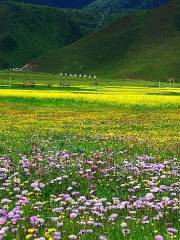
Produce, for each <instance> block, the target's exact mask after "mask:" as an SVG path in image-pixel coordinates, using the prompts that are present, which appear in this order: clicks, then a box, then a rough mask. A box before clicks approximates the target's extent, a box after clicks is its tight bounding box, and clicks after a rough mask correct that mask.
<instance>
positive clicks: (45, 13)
mask: <svg viewBox="0 0 180 240" xmlns="http://www.w3.org/2000/svg"><path fill="white" fill-rule="evenodd" d="M96 26H97V16H96V15H95V14H93V13H89V12H86V11H81V10H71V9H69V10H66V9H55V8H49V7H40V6H33V5H28V4H20V3H15V2H14V3H13V2H8V1H0V68H2V67H8V66H12V67H19V66H22V65H24V64H25V63H27V62H29V61H31V60H32V59H34V58H36V57H38V56H40V55H42V54H44V53H46V52H47V51H49V50H52V49H56V48H58V47H63V46H65V45H67V44H70V43H72V42H74V41H76V40H78V39H80V38H81V37H83V36H85V35H87V34H88V33H90V32H93V31H94V30H95V29H96Z"/></svg>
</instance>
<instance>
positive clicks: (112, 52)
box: [32, 0, 180, 81]
mask: <svg viewBox="0 0 180 240" xmlns="http://www.w3.org/2000/svg"><path fill="white" fill-rule="evenodd" d="M179 13H180V6H179V4H178V2H177V1H175V0H174V1H173V0H172V1H170V2H169V3H168V4H167V5H165V6H163V7H162V8H160V9H157V10H153V11H152V12H141V13H138V14H132V15H129V16H126V17H124V18H121V19H120V20H119V21H118V22H116V23H113V24H112V25H110V26H108V27H107V28H105V29H103V30H101V31H100V32H97V33H95V34H92V35H91V36H88V37H86V38H84V39H82V40H79V41H78V42H76V43H74V44H72V45H70V46H67V47H65V48H62V49H57V50H55V51H51V52H49V53H48V54H45V55H44V56H42V57H40V58H38V59H36V60H35V61H33V62H32V65H35V66H34V70H36V71H45V72H74V73H75V72H76V73H88V74H94V73H96V74H98V75H99V76H106V77H116V78H124V79H128V78H131V79H132V78H133V79H148V80H158V79H162V80H166V81H167V79H169V78H170V77H174V78H175V79H176V81H179V79H180V68H179V54H178V53H179V49H180V41H179V40H180V28H179V20H180V19H179Z"/></svg>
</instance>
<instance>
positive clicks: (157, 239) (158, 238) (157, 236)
mask: <svg viewBox="0 0 180 240" xmlns="http://www.w3.org/2000/svg"><path fill="white" fill-rule="evenodd" d="M163 239H164V238H163V236H161V235H156V236H155V240H163Z"/></svg>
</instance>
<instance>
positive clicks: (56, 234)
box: [53, 232, 61, 240]
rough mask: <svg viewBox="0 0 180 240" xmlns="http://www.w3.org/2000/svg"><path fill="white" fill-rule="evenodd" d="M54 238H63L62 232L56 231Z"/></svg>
mask: <svg viewBox="0 0 180 240" xmlns="http://www.w3.org/2000/svg"><path fill="white" fill-rule="evenodd" d="M53 239H54V240H60V239H61V233H60V232H55V233H54V236H53Z"/></svg>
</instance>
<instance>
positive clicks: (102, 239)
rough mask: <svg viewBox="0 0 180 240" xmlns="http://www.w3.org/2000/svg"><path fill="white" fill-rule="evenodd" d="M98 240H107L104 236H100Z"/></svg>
mask: <svg viewBox="0 0 180 240" xmlns="http://www.w3.org/2000/svg"><path fill="white" fill-rule="evenodd" d="M99 240H107V238H106V237H105V236H100V238H99Z"/></svg>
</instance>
